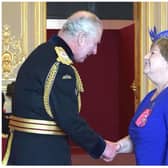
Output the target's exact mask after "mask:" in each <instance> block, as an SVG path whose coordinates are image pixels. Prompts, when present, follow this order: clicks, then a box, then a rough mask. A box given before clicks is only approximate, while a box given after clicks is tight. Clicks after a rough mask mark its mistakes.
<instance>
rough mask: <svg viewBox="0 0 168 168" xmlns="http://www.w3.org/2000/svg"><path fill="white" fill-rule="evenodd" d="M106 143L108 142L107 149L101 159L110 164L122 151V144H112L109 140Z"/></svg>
mask: <svg viewBox="0 0 168 168" xmlns="http://www.w3.org/2000/svg"><path fill="white" fill-rule="evenodd" d="M105 142H106V147H105V150H104V152H103V153H102V155H101V156H100V158H101V159H103V160H104V161H106V162H110V161H112V160H113V159H114V157H115V156H116V155H117V153H118V151H119V150H120V144H119V143H118V142H111V141H108V140H105Z"/></svg>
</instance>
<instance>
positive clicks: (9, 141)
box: [2, 132, 13, 166]
mask: <svg viewBox="0 0 168 168" xmlns="http://www.w3.org/2000/svg"><path fill="white" fill-rule="evenodd" d="M12 140H13V132H11V134H10V136H9V140H8V145H7V150H6V153H5V156H4V158H3V161H2V165H3V166H6V165H7V163H8V160H9V156H10V152H11V146H12Z"/></svg>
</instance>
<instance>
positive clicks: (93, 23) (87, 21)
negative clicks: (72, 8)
mask: <svg viewBox="0 0 168 168" xmlns="http://www.w3.org/2000/svg"><path fill="white" fill-rule="evenodd" d="M101 30H102V23H101V21H100V19H99V18H98V17H97V16H96V15H94V14H93V13H91V12H88V11H79V12H76V13H75V14H73V15H72V16H70V17H69V18H68V19H67V21H66V22H65V24H64V25H63V28H62V31H63V32H64V33H68V34H70V35H72V36H75V35H77V34H78V33H79V32H83V33H85V34H86V35H93V36H97V33H98V32H99V31H101Z"/></svg>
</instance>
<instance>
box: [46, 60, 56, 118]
mask: <svg viewBox="0 0 168 168" xmlns="http://www.w3.org/2000/svg"><path fill="white" fill-rule="evenodd" d="M58 68H59V62H56V63H55V64H53V66H52V67H51V69H50V71H49V73H48V76H47V78H46V81H45V86H44V96H43V101H44V107H45V110H46V112H47V113H48V115H49V116H50V117H51V118H53V114H52V112H51V107H50V102H49V101H50V100H49V98H50V92H51V89H52V86H53V83H54V80H55V77H56V74H57V71H58Z"/></svg>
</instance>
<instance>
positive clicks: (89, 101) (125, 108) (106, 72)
mask: <svg viewBox="0 0 168 168" xmlns="http://www.w3.org/2000/svg"><path fill="white" fill-rule="evenodd" d="M133 30H134V26H133V25H130V26H128V27H127V28H124V29H121V30H104V32H103V37H102V41H101V44H100V45H99V46H98V54H97V55H96V56H91V57H89V58H88V59H87V60H86V61H85V62H84V63H82V64H77V65H76V67H77V69H78V71H79V73H80V76H81V78H82V81H83V83H84V88H85V92H84V93H83V94H82V111H81V115H82V116H83V117H84V118H85V119H86V120H87V121H88V123H89V125H90V126H91V127H92V128H94V129H95V130H96V131H97V132H98V133H100V134H101V135H102V136H103V137H104V138H106V139H110V140H113V141H114V140H117V139H118V138H119V137H122V136H125V135H127V128H128V124H129V121H130V118H131V117H132V116H133V113H134V111H133V109H134V105H133V97H132V92H131V91H130V90H129V85H130V83H131V81H132V80H133V77H134V76H133V75H134V74H133V68H134V67H133V66H132V65H133V61H134V60H133V57H134V55H133V54H134V52H133V49H134V40H133V39H134V34H133ZM56 32H57V30H47V39H49V37H51V35H52V34H53V33H56ZM130 65H131V66H130ZM130 67H131V68H130ZM128 102H132V103H130V104H128ZM130 106H131V107H130ZM125 117H126V118H125Z"/></svg>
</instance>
